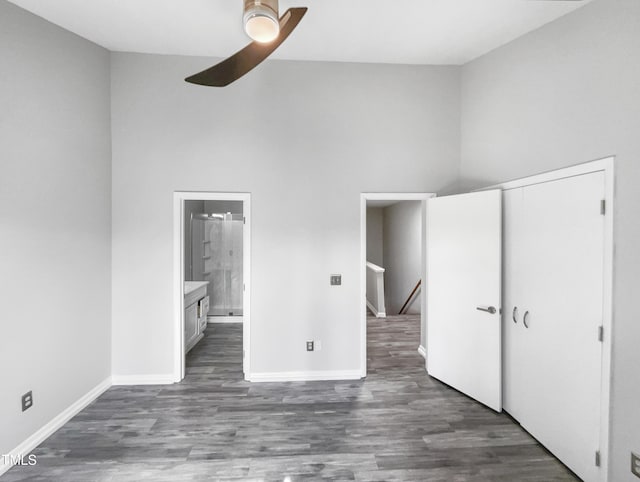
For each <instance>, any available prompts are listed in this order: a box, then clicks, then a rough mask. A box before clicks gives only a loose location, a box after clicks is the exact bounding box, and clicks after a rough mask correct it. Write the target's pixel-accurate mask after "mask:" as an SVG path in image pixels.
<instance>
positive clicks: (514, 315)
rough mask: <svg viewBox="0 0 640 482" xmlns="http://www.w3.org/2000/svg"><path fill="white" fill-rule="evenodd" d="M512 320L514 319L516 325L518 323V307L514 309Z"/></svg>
mask: <svg viewBox="0 0 640 482" xmlns="http://www.w3.org/2000/svg"><path fill="white" fill-rule="evenodd" d="M511 318H513V322H514V323H518V307H517V306H514V307H513V314H512V315H511Z"/></svg>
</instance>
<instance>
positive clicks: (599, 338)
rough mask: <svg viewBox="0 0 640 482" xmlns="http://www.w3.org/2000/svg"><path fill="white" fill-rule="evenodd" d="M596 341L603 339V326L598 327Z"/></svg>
mask: <svg viewBox="0 0 640 482" xmlns="http://www.w3.org/2000/svg"><path fill="white" fill-rule="evenodd" d="M598 341H604V326H602V325H600V326H599V327H598Z"/></svg>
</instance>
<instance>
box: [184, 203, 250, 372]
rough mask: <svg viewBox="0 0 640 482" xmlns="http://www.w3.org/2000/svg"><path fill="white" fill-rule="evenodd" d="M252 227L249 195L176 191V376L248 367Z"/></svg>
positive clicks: (237, 369)
mask: <svg viewBox="0 0 640 482" xmlns="http://www.w3.org/2000/svg"><path fill="white" fill-rule="evenodd" d="M250 226H251V225H250V194H245V193H204V192H176V193H174V272H175V276H174V280H175V288H174V293H175V301H174V307H175V316H174V319H175V331H174V333H175V335H174V336H175V345H174V353H175V366H174V370H175V374H176V375H175V379H176V381H181V380H182V379H183V378H185V375H187V376H191V377H193V376H197V374H198V373H204V372H206V371H207V370H211V369H214V368H215V366H218V365H219V366H224V367H225V370H234V371H237V373H238V376H239V377H240V378H247V377H248V375H249V373H250V372H249V366H250V365H249V360H250V353H249V346H250V345H249V336H250V308H249V307H250V279H249V276H250V254H251V252H250ZM218 368H219V367H218Z"/></svg>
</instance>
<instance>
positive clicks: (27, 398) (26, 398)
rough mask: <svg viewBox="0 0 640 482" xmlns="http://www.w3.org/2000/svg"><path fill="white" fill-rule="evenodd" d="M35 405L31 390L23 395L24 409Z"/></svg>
mask: <svg viewBox="0 0 640 482" xmlns="http://www.w3.org/2000/svg"><path fill="white" fill-rule="evenodd" d="M32 405H33V393H32V392H31V390H29V391H28V392H27V393H25V394H24V395H22V411H23V412H24V411H25V410H28V409H30V408H31V407H32Z"/></svg>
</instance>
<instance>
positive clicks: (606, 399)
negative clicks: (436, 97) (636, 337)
mask: <svg viewBox="0 0 640 482" xmlns="http://www.w3.org/2000/svg"><path fill="white" fill-rule="evenodd" d="M614 164H615V157H614V156H611V157H605V158H603V159H598V160H595V161H590V162H585V163H583V164H578V165H575V166H570V167H566V168H563V169H556V170H553V171H549V172H544V173H541V174H536V175H533V176H528V177H525V178H522V179H516V180H513V181H507V182H503V183H501V184H496V185H494V186H490V187H487V188H483V189H480V190H484V189H496V188H498V189H502V190H503V191H505V190H509V189H516V188H519V187H525V186H531V185H533V184H540V183H543V182H549V181H556V180H559V179H566V178H569V177H574V176H581V175H583V174H590V173H592V172H600V171H603V172H604V176H605V218H604V266H603V276H604V279H603V290H604V291H603V300H602V302H603V313H602V326H603V330H604V333H603V335H604V336H603V346H602V372H601V380H602V388H601V392H600V444H601V446H600V467H601V480H603V481H606V480H608V472H609V455H610V451H611V447H610V443H609V424H610V398H611V354H612V346H613V343H612V338H613V337H612V334H613V275H614V266H613V218H614V212H615V211H614V198H615V196H614V179H615V178H614Z"/></svg>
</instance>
